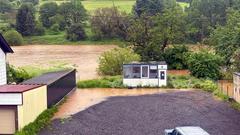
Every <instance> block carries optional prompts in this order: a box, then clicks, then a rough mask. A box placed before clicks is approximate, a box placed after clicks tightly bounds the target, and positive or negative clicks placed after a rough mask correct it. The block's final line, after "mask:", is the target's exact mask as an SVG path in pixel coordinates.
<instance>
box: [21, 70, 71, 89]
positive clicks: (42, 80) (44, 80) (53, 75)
mask: <svg viewBox="0 0 240 135" xmlns="http://www.w3.org/2000/svg"><path fill="white" fill-rule="evenodd" d="M73 71H75V69H71V70H62V71H57V72H49V73H45V74H43V75H41V76H38V77H34V78H32V79H29V80H26V81H24V82H22V83H21V84H40V85H50V84H52V83H54V82H56V81H57V80H59V79H60V78H62V77H64V76H66V75H67V74H69V73H70V72H73Z"/></svg>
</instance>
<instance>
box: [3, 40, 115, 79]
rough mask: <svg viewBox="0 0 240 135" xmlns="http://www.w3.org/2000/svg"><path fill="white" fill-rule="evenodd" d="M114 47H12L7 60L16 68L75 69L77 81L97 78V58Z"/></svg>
mask: <svg viewBox="0 0 240 135" xmlns="http://www.w3.org/2000/svg"><path fill="white" fill-rule="evenodd" d="M116 47H117V46H115V45H25V46H13V47H12V48H13V50H14V53H13V54H9V55H8V57H7V59H8V62H9V63H10V64H11V65H14V66H16V67H23V66H34V67H41V68H48V67H54V66H59V64H64V65H66V66H71V67H74V68H76V69H77V80H87V79H95V78H97V77H98V74H97V72H96V68H97V67H98V59H99V56H100V55H101V54H102V53H103V52H105V51H109V50H111V49H113V48H116Z"/></svg>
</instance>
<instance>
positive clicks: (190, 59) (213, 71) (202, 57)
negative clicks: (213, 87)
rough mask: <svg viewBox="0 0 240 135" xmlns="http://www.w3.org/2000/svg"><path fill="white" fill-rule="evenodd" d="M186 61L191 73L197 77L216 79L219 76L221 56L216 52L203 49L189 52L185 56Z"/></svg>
mask: <svg viewBox="0 0 240 135" xmlns="http://www.w3.org/2000/svg"><path fill="white" fill-rule="evenodd" d="M186 62H187V65H188V69H189V70H190V71H191V74H192V75H193V76H195V77H197V78H210V79H214V80H217V79H219V78H220V77H221V72H220V66H221V64H222V58H221V57H220V56H218V55H216V54H213V53H210V52H207V51H204V50H202V51H201V52H196V53H190V54H189V55H188V56H187V58H186Z"/></svg>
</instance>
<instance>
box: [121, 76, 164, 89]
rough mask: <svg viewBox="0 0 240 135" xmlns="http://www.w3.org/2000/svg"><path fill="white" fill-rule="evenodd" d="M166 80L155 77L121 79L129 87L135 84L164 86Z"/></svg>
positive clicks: (135, 85)
mask: <svg viewBox="0 0 240 135" xmlns="http://www.w3.org/2000/svg"><path fill="white" fill-rule="evenodd" d="M166 82H167V81H166V80H158V79H157V78H156V79H143V78H142V79H141V78H139V79H137V78H136V79H123V84H124V85H125V86H129V87H137V86H150V87H161V86H166V85H167V83H166Z"/></svg>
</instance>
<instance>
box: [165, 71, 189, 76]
mask: <svg viewBox="0 0 240 135" xmlns="http://www.w3.org/2000/svg"><path fill="white" fill-rule="evenodd" d="M167 73H168V74H170V75H190V71H189V70H168V71H167Z"/></svg>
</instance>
